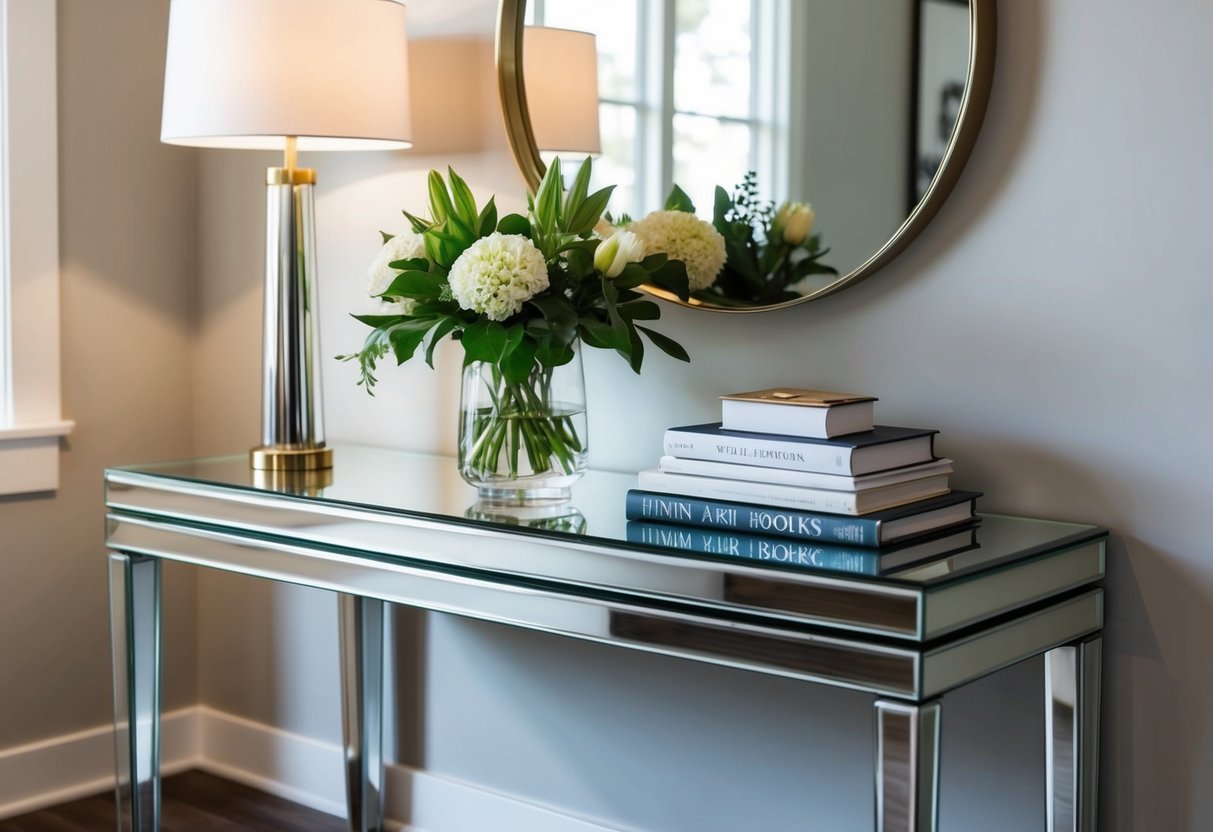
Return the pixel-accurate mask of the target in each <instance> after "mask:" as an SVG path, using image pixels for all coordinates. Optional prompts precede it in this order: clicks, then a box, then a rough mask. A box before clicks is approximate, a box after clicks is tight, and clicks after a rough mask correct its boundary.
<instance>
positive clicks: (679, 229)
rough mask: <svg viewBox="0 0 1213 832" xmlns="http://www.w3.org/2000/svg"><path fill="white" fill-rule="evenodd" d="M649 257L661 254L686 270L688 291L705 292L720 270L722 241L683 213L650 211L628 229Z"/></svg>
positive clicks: (709, 226)
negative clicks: (689, 288)
mask: <svg viewBox="0 0 1213 832" xmlns="http://www.w3.org/2000/svg"><path fill="white" fill-rule="evenodd" d="M628 230H629V231H631V232H633V233H634V234H636V236H638V237H639V238H640V239H641V240H643V241H644V246H645V250H646V251H648V252H650V253H656V252H664V253H665V254H668V255H669V256H670V257H671V258H672V259H674V260H681V261H682V262H683V263H685V264H686V267H687V280H688V282H689V283H690V285H691V291H692V292H695V291H698V290H700V289H706V288H707V287H708V286H711V285H712V282H713V281H715V280H716V275H718V274H720V270H721V268H722V267H723V266H724V261H725V249H724V237H722V236H720V232H719V231H717V230H716V229H715V228H713V227H712V224H711V223H710V222H705V221H704V220H701V219H699V217H697V216H695V215H694V214H689V213H687V212H686V211H654V212H653V213H651V214H649V215H648V216H647V217H645V218H644V219H642V220H638V221H636V222H634V223H632V224H631V225H629V226H628Z"/></svg>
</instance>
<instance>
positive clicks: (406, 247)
mask: <svg viewBox="0 0 1213 832" xmlns="http://www.w3.org/2000/svg"><path fill="white" fill-rule="evenodd" d="M415 257H425V241H424V240H422V239H421V235H420V234H414V233H413V232H412V231H405V232H404V233H403V234H397V235H396V236H395V237H393V238H392V239H390V240H388V241H387V242H386V243H384V244H383V248H381V249H379V253H378V254H376V255H375V260H374V262H373V263H371V267H370V268H369V269H368V270H367V274H368V275H369V276H370V278H371V282H370V285H369V286H367V292H368V293H369V294H370V295H371V297H378V296H379V295H382V294H383V293H384V292H386V291H387V287H389V286H391V285H392V281H393V280H395V279H396V276H397V275H398V274H400V272H398V271H396V270H395V269H393V268H392V267H391V265H390V264H391V263H395V262H396V261H397V260H412V259H413V258H415Z"/></svg>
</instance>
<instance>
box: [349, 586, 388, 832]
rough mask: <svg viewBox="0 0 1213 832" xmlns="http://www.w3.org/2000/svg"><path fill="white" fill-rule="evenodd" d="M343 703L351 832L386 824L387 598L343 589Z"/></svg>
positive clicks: (369, 830) (375, 829)
mask: <svg viewBox="0 0 1213 832" xmlns="http://www.w3.org/2000/svg"><path fill="white" fill-rule="evenodd" d="M338 597H339V599H340V601H339V603H340V622H341V628H340V629H341V668H342V672H341V705H342V710H343V711H344V714H343V716H344V719H343V726H344V734H345V788H346V804H347V807H348V809H349V819H350V829H351V830H352V832H379V831H380V830H382V829H383V634H384V607H385V606H386V605H385V604H384V602H383V601H377V600H374V599H371V598H360V597H358V596H356V595H345V594H341V595H339V596H338Z"/></svg>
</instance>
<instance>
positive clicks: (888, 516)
mask: <svg viewBox="0 0 1213 832" xmlns="http://www.w3.org/2000/svg"><path fill="white" fill-rule="evenodd" d="M980 496H981V494H979V493H978V492H976V491H951V492H949V493H947V494H944V495H942V496H939V497H931V498H930V499H927V500H919V501H917V502H914V503H906V504H905V505H901V506H896V507H895V508H890V509H885V510H884V511H874V512H872V513H871V514H865V515H863V516H862V517H851V516H848V515H845V514H827V513H825V512H820V511H804V510H802V509H788V508H769V507H767V506H759V505H752V504H750V503H735V502H731V501H728V500H701V499H699V498H697V497H683V496H680V495H677V494H660V493H658V492H655V491H641V490H639V489H636V488H633V489H631V490H629V491H628V495H627V505H626V516H627V519H628V520H655V521H657V522H660V523H674V524H677V525H683V526H699V527H702V528H709V529H730V530H733V531H741V532H749V533H751V534H766V535H776V536H779V537H792V538H797V539H800V540H817V541H823V542H825V541H828V542H833V543H849V544H851V545H853V546H865V547H869V548H875V547H877V546H887V545H889V544H890V543H894V542H896V541H899V540H906V539H908V538H911V537H914V536H915V535H921V534H926V533H927V532H933V531H936V530H938V529H944V528H947V527H948V526H956V525H959V524H961V523H967V522H970V521H971V520H972V519H973V517H974V516H975V513H976V507H977V498H978V497H980Z"/></svg>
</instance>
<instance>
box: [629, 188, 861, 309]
mask: <svg viewBox="0 0 1213 832" xmlns="http://www.w3.org/2000/svg"><path fill="white" fill-rule="evenodd" d="M666 209H667V211H666V212H664V213H670V212H689V213H690V214H693V213H694V211H695V206H694V205H693V204H692V203H691V200H690V199H689V198H688V197H687V195H686V194H685V193H684V192H683V191H682V189H681V188H679V187H678V186H674V189H673V191H671V193H670V197H669V199H668V200H667V201H666ZM652 216H653V215H652V214H650V215H649V217H646V218H645V219H644V220H641V221H640V223H637V225H641V224H644V223H647V222H648V221H649V219H650V218H651V217H652ZM815 218H816V217H815V214H814V213H813V208H812V206H810V205H807V204H805V203H802V202H785V203H783V204H782V205H781V206H780V207H779V209H778V210H776V208H775V206H774V204H773V203H771V202H763V201H761V200H759V198H758V185H757V176H756V174H755V173H754V172H753V171H750V172H749V173H747V174H746V175H745V177H744V178H743V179H742V181H741V183H740V184H739V185H738V186H737V187H736V189H735V190H734V192H733V193H732V194H729V192H728V191H726V190H725V189H724V188H722V187H720V186H717V187H716V200H715V205H714V207H713V216H712V225H713V226H714V227H715V229H716V230H717V231H718V232H719V234H720V248H721V250H722V254H723V256H722V260H723V267H722V268H719V270H718V273H716V274H713V277H712V279H711V280H708V281H706V282H702V281H701V282H698V283H697V282H696V280H695V279H692V281H691V290H692V292H693V293H694V297H696V298H698V299H700V300H704V301H709V302H711V303H713V304H716V305H724V306H753V305H767V304H772V303H780V302H782V301H786V300H793V299H795V298H798V297H800V294H799V293H798V292H797V291H796V289H795V286H796V284H797V283H799V282H801V281H802V280H804V279H805V278H807V277H809V276H810V275H815V274H838V270H837V269H835V268H833V267H831V266H827V265H825V264H824V263H822V262H821V258H822V257H824V256H825V255H826V254H828V253H829V249H826V248H822V246H821V235H820V234H813V233H812V230H813V221H814V219H815ZM694 262H696V263H699V262H703V261H701V260H696V261H694ZM687 272H688V275H691V274H692V268H691V264H690V262H688V266H687Z"/></svg>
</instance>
